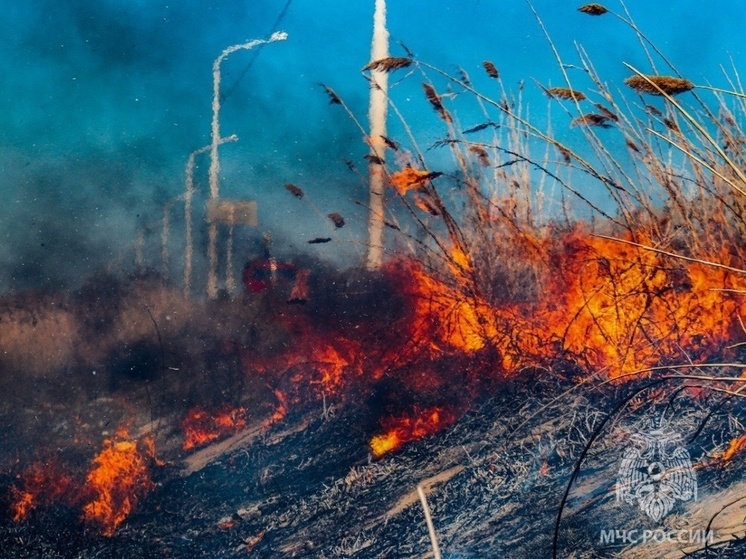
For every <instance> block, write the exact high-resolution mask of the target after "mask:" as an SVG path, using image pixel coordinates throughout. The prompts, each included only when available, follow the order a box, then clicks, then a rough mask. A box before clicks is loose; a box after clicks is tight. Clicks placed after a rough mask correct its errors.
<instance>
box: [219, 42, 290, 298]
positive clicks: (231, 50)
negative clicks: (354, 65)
mask: <svg viewBox="0 0 746 559" xmlns="http://www.w3.org/2000/svg"><path fill="white" fill-rule="evenodd" d="M285 39H287V33H284V32H277V33H274V34H272V36H271V37H270V38H269V39H267V40H264V39H254V40H253V41H249V42H248V43H242V44H240V45H232V46H230V47H228V48H227V49H225V50H224V51H223V52H221V53H220V56H218V57H217V58H216V59H215V61H214V62H213V63H212V126H211V133H210V200H212V201H214V202H215V201H217V199H218V198H219V196H220V186H219V180H218V175H219V173H220V159H219V158H218V146H219V145H220V143H221V142H220V65H221V64H222V62H223V60H225V59H226V58H227V57H228V56H229V55H230V54H232V53H234V52H236V51H239V50H251V49H253V48H254V47H255V46H257V45H263V44H266V43H273V42H275V41H284V40H285ZM217 239H218V225H217V223H216V222H214V221H213V222H210V225H209V228H208V248H207V256H208V260H209V264H210V271H209V275H208V278H207V296H208V297H209V298H210V299H215V298H216V297H217V294H218V275H217V269H218V255H217V247H216V244H217Z"/></svg>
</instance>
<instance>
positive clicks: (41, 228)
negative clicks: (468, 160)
mask: <svg viewBox="0 0 746 559" xmlns="http://www.w3.org/2000/svg"><path fill="white" fill-rule="evenodd" d="M535 6H536V9H537V11H538V12H539V14H540V15H541V17H542V18H543V20H544V22H545V24H546V25H547V28H548V31H549V33H550V34H552V36H553V38H554V40H555V41H556V43H557V46H558V48H559V50H560V53H561V54H562V56H563V58H564V59H565V61H566V62H570V63H575V62H576V61H577V55H576V54H575V50H574V46H573V42H574V41H579V42H580V43H582V44H583V45H584V46H585V47H586V49H587V50H588V52H589V53H590V55H591V57H592V59H593V61H594V63H595V65H596V67H597V70H598V71H599V73H600V74H601V76H602V77H603V78H604V79H605V80H608V81H609V82H610V83H619V84H621V81H622V80H623V79H624V78H625V77H626V76H628V75H629V71H628V70H626V69H625V68H624V67H623V65H622V64H621V62H622V61H626V62H628V63H630V64H632V65H633V66H635V67H637V68H640V69H641V70H644V71H647V70H650V68H649V64H648V62H647V60H646V58H645V55H644V53H643V51H642V50H641V48H640V46H639V43H638V41H637V39H636V37H635V36H634V34H633V33H632V32H631V31H630V29H629V28H628V27H626V26H625V25H623V24H622V23H621V22H620V21H618V20H617V19H615V18H613V17H611V16H604V17H601V18H591V17H589V16H585V15H583V14H579V13H578V12H577V11H576V9H575V8H576V7H577V6H575V5H573V4H568V3H566V2H563V3H557V2H551V1H549V0H536V2H535ZM0 7H2V9H3V13H4V16H5V22H4V23H5V25H4V31H3V33H2V37H1V38H0V45H1V46H2V52H3V56H2V57H0V68H1V69H2V74H3V76H4V80H3V85H2V95H0V104H1V109H2V110H1V111H0V170H1V173H2V175H1V180H0V189H1V190H0V192H1V193H2V200H3V203H2V205H0V239H1V240H2V241H1V243H2V244H1V245H0V293H2V292H5V291H7V290H9V289H19V288H26V287H58V286H74V285H76V284H78V283H79V282H80V281H81V280H82V279H83V278H85V277H87V276H89V275H90V274H92V273H95V272H97V271H100V270H109V271H112V272H114V273H120V272H128V271H131V270H132V269H133V266H134V260H135V256H134V254H135V246H136V239H137V236H138V234H141V233H142V234H144V235H145V243H146V248H145V257H146V263H147V264H150V265H153V266H158V263H159V261H158V258H159V254H160V247H159V243H160V219H161V216H162V211H163V206H164V204H166V203H168V202H169V201H171V200H173V199H175V198H176V197H178V196H180V195H181V194H182V193H183V189H184V166H185V164H186V161H187V157H188V156H189V153H190V152H192V151H194V150H196V149H198V148H200V147H202V146H205V145H206V144H208V143H209V141H210V117H211V107H210V102H211V88H212V76H211V65H212V61H213V60H214V59H215V58H216V56H217V55H218V54H220V52H221V51H222V50H223V49H224V48H225V47H227V46H229V45H232V44H237V43H242V42H245V41H247V40H250V39H253V38H267V37H268V36H269V35H270V33H271V32H272V31H274V30H276V29H275V26H277V30H283V31H286V32H287V33H288V35H289V38H288V40H287V41H284V42H279V43H276V44H272V45H269V46H266V47H264V48H261V49H256V50H254V51H251V52H238V53H234V54H233V55H231V56H230V57H229V58H228V59H227V60H226V62H225V63H224V64H223V89H222V91H223V94H224V101H223V108H222V111H221V128H222V133H223V135H225V136H227V135H230V134H237V135H238V136H239V138H240V140H239V141H238V142H237V143H233V144H227V145H224V146H223V147H222V148H221V152H220V153H221V163H222V175H221V188H222V191H221V192H222V194H223V195H224V196H226V197H235V198H238V197H252V198H256V199H257V200H258V201H259V218H260V228H259V229H258V230H256V231H248V230H241V231H239V232H238V234H239V235H240V238H239V239H238V248H237V254H236V259H237V265H240V264H241V263H242V262H243V260H244V259H245V258H246V257H247V256H248V253H249V252H251V251H252V250H255V246H256V244H257V243H256V242H255V241H249V240H248V237H250V236H252V237H256V236H258V232H260V231H264V230H271V231H272V232H273V234H274V235H275V237H276V238H278V239H281V244H284V245H285V246H286V247H288V248H294V249H297V250H301V249H302V250H307V251H309V252H312V253H314V254H317V255H318V256H320V257H325V258H336V259H337V260H338V261H339V262H344V263H346V264H357V263H359V256H358V255H359V253H360V252H361V251H362V247H361V245H360V243H362V240H363V239H364V236H363V235H362V233H363V230H364V222H365V210H364V208H362V207H360V206H357V205H355V204H354V202H355V201H362V202H364V201H365V199H366V193H365V185H364V184H363V181H362V178H361V177H360V176H359V175H356V174H355V173H353V172H351V171H350V170H349V169H348V168H347V166H346V165H345V163H344V161H343V160H345V159H346V160H349V161H352V162H354V163H355V165H356V166H357V168H358V170H360V171H361V172H362V173H363V174H364V172H365V161H364V160H363V159H362V156H363V154H365V153H366V152H367V148H366V146H365V145H364V143H363V142H362V141H361V137H360V132H359V131H358V129H357V128H356V126H355V125H354V124H353V123H352V122H351V121H350V120H349V119H348V118H347V116H346V115H345V113H344V111H343V110H341V109H340V108H339V107H337V106H330V105H329V103H328V98H327V97H326V96H325V94H324V92H323V90H322V89H321V87H320V86H319V85H318V84H319V83H325V84H327V85H329V86H330V87H332V88H334V89H335V90H336V91H337V93H339V95H340V96H341V97H342V98H343V99H344V100H345V102H346V103H347V104H348V105H349V107H350V109H351V110H352V111H353V112H354V113H355V114H356V115H357V116H358V117H359V118H361V120H362V119H364V118H365V115H366V110H367V83H366V81H365V80H364V79H363V77H362V76H361V74H360V68H361V67H362V66H363V65H364V64H366V63H367V62H368V57H369V51H370V35H371V19H372V17H371V16H372V11H373V2H372V0H371V1H365V2H363V1H355V2H343V1H340V0H316V1H310V0H294V1H289V2H288V1H286V0H252V1H236V0H210V1H208V2H205V1H202V0H199V1H198V0H183V1H181V2H174V3H165V2H155V1H144V0H139V1H128V2H124V1H121V0H99V1H96V2H91V1H89V0H67V1H63V2H52V1H51V0H37V1H34V2H27V3H22V2H11V1H8V0H6V1H4V2H0ZM608 7H609V8H610V9H612V10H615V11H617V12H622V13H623V8H622V7H621V6H620V5H619V4H618V2H617V1H616V0H611V1H610V2H609V3H608ZM627 7H628V8H629V10H630V12H631V14H632V16H633V17H634V18H635V20H636V22H637V23H638V25H639V26H640V28H641V29H643V30H644V31H645V33H647V34H648V35H649V36H650V38H651V39H652V41H653V42H654V43H655V44H656V45H657V46H658V47H659V48H660V49H661V50H662V51H663V52H664V53H665V54H666V55H667V56H668V57H669V58H670V59H671V60H672V62H673V63H674V64H676V65H677V67H678V68H679V69H680V71H681V72H682V74H684V75H685V76H686V77H688V78H689V79H691V80H692V81H694V82H695V83H708V82H709V83H712V85H716V86H721V87H727V82H726V81H725V78H724V77H723V73H722V72H721V70H720V68H719V65H720V64H723V65H724V66H726V67H729V66H730V64H731V62H730V59H729V57H732V58H733V61H734V64H735V66H736V67H737V68H738V69H739V70H741V71H743V70H744V66H745V65H744V62H743V61H744V55H746V52H744V47H743V39H742V29H743V28H744V26H745V25H746V10H744V9H743V6H742V4H741V2H738V1H735V0H731V1H725V0H723V1H719V2H714V3H711V7H712V9H710V10H708V11H704V10H703V8H701V3H700V2H696V1H694V0H682V1H679V2H670V3H667V4H665V5H658V4H656V3H653V4H651V3H650V2H643V1H642V0H630V1H629V2H627ZM388 23H389V30H390V32H391V39H392V45H391V50H392V54H393V55H403V54H404V51H403V50H402V49H401V48H400V47H399V46H397V45H396V41H401V42H403V43H404V44H406V46H407V47H408V48H409V49H411V50H412V51H413V52H414V53H415V55H416V56H417V57H418V58H419V59H421V60H424V61H426V62H429V63H432V64H434V65H437V66H439V67H441V68H444V69H446V70H449V71H453V70H454V69H455V66H456V65H459V66H461V67H463V68H464V69H465V70H466V71H467V72H468V73H469V74H470V75H471V76H472V78H473V80H474V82H475V84H476V85H477V88H478V89H480V90H488V89H489V88H490V87H492V88H494V84H493V82H490V81H489V79H488V78H486V77H485V76H483V74H482V70H481V61H482V60H485V59H488V60H492V61H493V62H494V63H495V64H496V65H497V67H498V68H499V69H500V71H501V74H502V76H503V79H504V82H505V84H506V86H507V87H509V88H511V89H517V84H518V82H519V81H520V80H525V83H526V89H525V92H524V95H525V98H526V100H527V101H528V103H529V104H530V106H531V107H532V109H531V114H532V117H533V118H534V120H535V121H536V122H538V123H540V122H542V118H543V117H542V111H543V110H544V108H545V107H546V98H545V97H543V94H542V92H541V90H540V89H539V88H538V87H536V86H535V85H534V83H533V81H532V78H535V79H536V80H537V81H539V82H541V83H543V84H549V83H551V84H553V85H562V76H561V72H560V71H559V69H558V68H557V65H556V63H555V61H554V59H553V56H552V53H551V50H550V48H549V46H548V45H547V42H546V40H545V39H544V37H543V35H542V32H541V29H540V27H539V26H538V24H537V22H536V20H535V19H534V17H533V15H532V14H531V11H530V9H529V8H528V5H527V4H526V3H525V2H524V1H522V0H511V1H508V2H498V1H496V0H489V1H488V0H463V1H462V2H449V1H447V0H433V1H430V2H422V1H419V0H399V1H394V0H392V1H390V2H389V10H388ZM403 75H404V73H403V72H402V73H401V75H400V74H396V75H395V77H394V78H393V79H392V83H394V84H395V83H396V82H397V80H398V78H399V77H402V76H403ZM421 81H422V77H421V76H419V75H415V76H413V77H412V79H411V80H409V81H408V82H407V83H403V84H399V85H394V86H393V87H392V90H391V96H392V99H393V100H394V102H396V103H397V105H398V107H399V108H400V109H401V110H402V112H403V113H404V115H405V117H406V118H407V120H408V122H409V123H410V124H411V125H412V127H413V129H414V131H415V134H416V135H418V141H421V142H422V145H423V146H428V145H430V144H431V143H432V141H434V140H435V139H437V138H439V137H442V135H443V134H444V131H443V129H442V127H441V124H440V123H439V122H438V120H437V117H436V116H435V115H434V114H433V112H432V110H431V108H430V107H429V106H428V104H427V101H426V100H425V99H423V96H422V94H421V89H420V88H419V84H420V82H421ZM493 91H494V89H492V90H490V91H488V93H490V94H491V93H492V92H493ZM458 116H459V118H460V120H461V123H462V124H463V125H464V126H469V125H473V124H476V123H478V122H479V118H480V115H478V114H470V113H468V111H465V112H463V113H460V114H459V115H458ZM565 117H566V115H564V114H560V113H559V111H558V112H557V113H555V115H554V116H553V118H556V120H554V121H553V126H554V127H555V128H556V129H560V128H563V127H566V126H565V125H566V122H565V121H564V120H562V119H564V118H565ZM392 133H393V134H394V135H395V136H396V139H402V140H403V139H404V135H403V133H402V132H401V129H400V127H397V125H396V124H395V123H392ZM197 165H198V167H197V170H196V175H195V176H196V181H197V188H199V189H200V192H199V194H198V196H197V200H196V204H195V219H196V222H197V223H200V219H201V208H202V207H203V202H204V196H205V193H206V191H207V167H208V159H207V157H206V156H200V158H198V160H197ZM288 182H291V183H294V184H297V185H298V186H300V187H301V188H302V189H303V190H304V191H305V192H306V198H307V199H308V200H310V201H311V202H312V204H313V206H314V207H311V206H309V205H308V204H307V203H306V201H305V200H303V201H301V200H296V199H294V198H292V197H290V196H289V195H288V193H287V192H285V190H284V189H283V188H282V186H283V185H284V184H285V183H288ZM182 207H183V206H180V205H179V204H178V203H175V204H174V206H173V208H174V210H173V213H172V216H171V217H172V220H173V239H172V246H171V255H172V260H173V261H174V262H176V260H177V259H178V258H179V257H180V252H179V251H180V250H181V248H180V247H181V246H182V238H183V218H182V216H181V213H180V212H182ZM316 210H318V211H316ZM336 211H338V212H340V213H341V214H342V215H344V216H345V218H346V220H347V223H348V226H347V227H346V228H345V229H342V230H340V232H339V235H338V237H337V238H336V239H335V242H334V243H330V244H327V245H313V246H310V245H308V244H307V240H308V239H310V238H313V237H317V236H328V235H330V227H331V226H330V224H329V223H328V222H327V221H326V218H325V217H324V216H326V214H327V213H329V212H336ZM143 232H144V233H143ZM203 237H204V233H203V232H202V231H200V233H199V235H198V239H197V249H198V252H200V254H203V253H204V238H203ZM174 266H176V264H174ZM174 270H175V271H176V270H177V268H176V267H175V268H174Z"/></svg>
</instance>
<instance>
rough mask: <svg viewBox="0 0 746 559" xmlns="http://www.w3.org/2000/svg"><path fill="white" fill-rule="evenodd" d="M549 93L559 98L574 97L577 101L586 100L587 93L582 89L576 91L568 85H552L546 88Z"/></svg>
mask: <svg viewBox="0 0 746 559" xmlns="http://www.w3.org/2000/svg"><path fill="white" fill-rule="evenodd" d="M545 91H546V92H547V95H549V96H550V97H555V98H557V99H573V100H575V101H584V100H585V99H586V97H585V94H584V93H583V92H582V91H576V90H574V89H569V88H567V87H550V88H549V89H546V90H545Z"/></svg>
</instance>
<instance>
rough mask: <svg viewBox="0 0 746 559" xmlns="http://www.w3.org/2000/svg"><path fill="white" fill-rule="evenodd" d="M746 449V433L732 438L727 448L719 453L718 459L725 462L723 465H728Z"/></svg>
mask: <svg viewBox="0 0 746 559" xmlns="http://www.w3.org/2000/svg"><path fill="white" fill-rule="evenodd" d="M744 450H746V433H744V434H743V435H741V436H740V437H736V438H735V439H733V440H731V441H730V444H729V445H728V448H726V449H725V450H724V451H723V453H722V454H720V455H718V456H717V459H718V460H719V461H720V463H722V464H723V466H727V465H728V464H729V463H730V461H731V460H733V458H735V457H736V455H738V454H740V453H741V452H743V451H744Z"/></svg>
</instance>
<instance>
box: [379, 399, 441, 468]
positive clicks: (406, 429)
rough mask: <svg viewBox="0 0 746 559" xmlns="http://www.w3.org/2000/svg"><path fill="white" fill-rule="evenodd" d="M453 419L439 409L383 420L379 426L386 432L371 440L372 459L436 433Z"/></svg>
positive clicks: (429, 409) (434, 408)
mask: <svg viewBox="0 0 746 559" xmlns="http://www.w3.org/2000/svg"><path fill="white" fill-rule="evenodd" d="M454 419H455V418H454V416H453V414H452V413H449V412H448V411H446V410H444V409H443V408H439V407H433V408H428V409H426V410H424V411H423V412H422V413H418V414H416V415H415V417H410V416H403V417H396V418H394V417H386V418H383V419H382V420H381V424H382V426H383V427H384V428H385V429H386V431H385V432H384V433H382V434H380V435H376V436H375V437H373V438H372V439H371V441H370V451H371V453H372V454H373V456H374V457H376V458H380V457H381V456H383V455H384V454H387V453H389V452H392V451H394V450H396V449H398V448H399V447H401V446H402V445H403V444H406V443H409V442H412V441H416V440H420V439H422V438H423V437H426V436H428V435H431V434H433V433H437V432H438V431H440V430H441V429H443V428H444V427H447V426H448V425H450V424H452V423H453V421H454Z"/></svg>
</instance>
